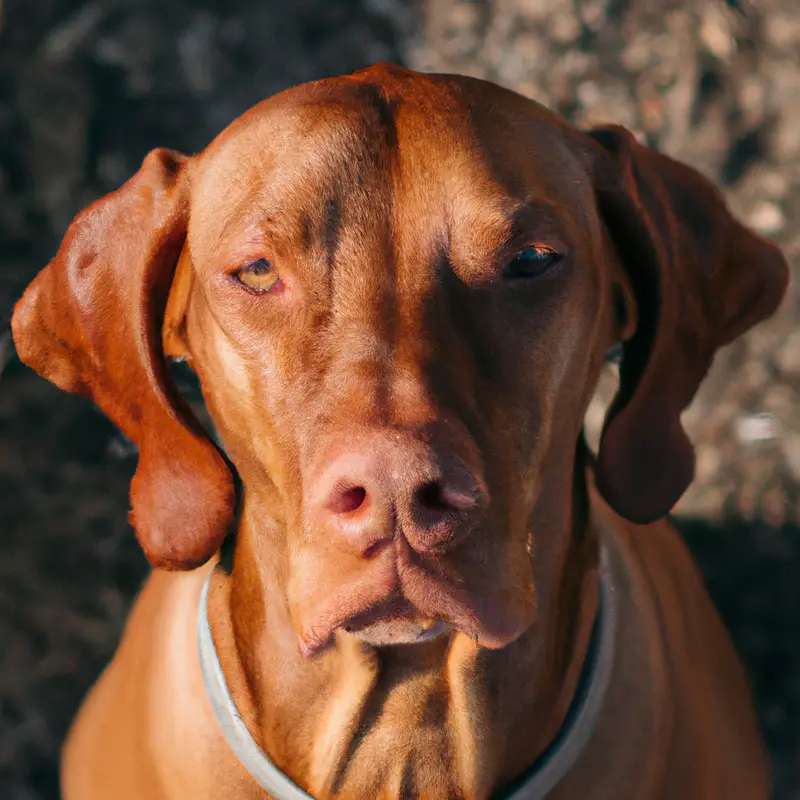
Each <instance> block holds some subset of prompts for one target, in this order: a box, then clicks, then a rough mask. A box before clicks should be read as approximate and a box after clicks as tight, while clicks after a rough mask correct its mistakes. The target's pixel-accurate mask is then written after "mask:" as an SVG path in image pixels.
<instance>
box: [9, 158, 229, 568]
mask: <svg viewBox="0 0 800 800" xmlns="http://www.w3.org/2000/svg"><path fill="white" fill-rule="evenodd" d="M187 164H188V160H187V159H186V158H184V156H181V155H180V154H178V153H174V152H171V151H168V150H154V151H153V152H151V153H150V154H149V155H148V156H147V158H145V160H144V163H143V164H142V167H141V169H140V170H139V172H138V173H137V174H136V175H135V176H134V177H133V178H131V179H130V180H129V181H128V182H127V183H126V184H125V185H124V186H123V187H122V188H120V189H118V190H117V191H116V192H113V193H112V194H110V195H108V196H106V197H104V198H102V199H101V200H98V201H97V202H96V203H94V205H92V206H90V207H89V208H88V209H86V210H85V211H83V212H82V213H80V214H79V215H78V216H77V217H76V218H75V220H74V221H73V222H72V224H71V225H70V228H69V230H68V231H67V235H66V237H65V238H64V241H63V242H62V244H61V247H60V248H59V251H58V253H57V254H56V257H55V258H54V259H53V260H52V261H51V262H50V263H49V264H48V265H47V266H46V267H45V268H44V269H43V270H42V271H41V272H40V273H39V275H38V276H37V277H36V279H35V280H34V281H33V283H32V284H31V285H30V286H29V287H28V289H27V291H26V292H25V294H24V295H23V297H22V299H21V300H20V301H19V302H18V303H17V306H16V308H15V310H14V315H13V318H12V330H13V335H14V342H15V344H16V347H17V351H18V353H19V356H20V358H21V359H22V360H23V361H24V362H25V363H26V364H28V365H29V366H31V367H32V368H33V369H35V370H36V371H37V372H39V373H40V374H41V375H43V376H44V377H45V378H47V379H49V380H50V381H52V382H53V383H55V384H56V385H57V386H59V387H60V388H62V389H65V390H66V391H68V392H76V393H79V394H82V395H85V396H87V397H89V398H91V399H92V400H94V401H95V402H96V403H97V405H98V406H99V407H100V408H101V409H102V410H103V411H104V412H105V413H106V414H107V415H108V416H109V417H110V418H111V420H113V422H115V423H116V424H117V425H118V426H119V428H120V429H121V430H122V431H123V432H124V433H125V435H126V436H128V438H130V439H131V440H132V441H133V442H135V443H136V445H137V446H138V449H139V463H138V467H137V470H136V475H135V476H134V479H133V483H132V485H131V505H132V512H131V522H132V524H133V526H134V528H135V529H136V534H137V537H138V539H139V542H140V544H141V546H142V548H143V549H144V552H145V555H146V556H147V558H148V560H149V561H150V563H151V564H152V565H153V566H157V567H166V568H170V569H188V568H191V567H194V566H198V565H199V564H202V563H203V562H205V561H207V560H208V559H209V558H210V557H211V556H212V555H213V554H214V553H215V552H216V550H217V549H218V548H219V546H220V544H221V542H222V540H223V539H224V538H225V535H226V534H227V533H228V529H229V526H230V523H231V520H232V516H233V497H234V495H233V483H232V479H231V474H230V472H229V470H228V468H227V466H226V462H225V460H224V458H223V457H222V455H221V454H220V452H219V451H218V450H217V449H216V447H215V446H214V445H213V444H212V443H211V441H210V440H209V439H208V438H207V436H206V435H205V433H204V431H203V430H202V428H201V426H200V424H199V423H198V422H197V420H196V419H195V418H194V417H193V416H192V414H191V412H190V410H189V408H188V406H187V404H186V403H185V401H184V400H183V399H182V398H181V397H180V396H179V395H178V392H177V390H176V389H175V386H174V384H173V383H172V381H171V380H170V378H169V375H168V371H167V365H166V362H165V360H164V356H163V352H162V341H161V326H162V320H163V317H164V308H165V304H166V301H167V295H168V293H169V290H170V285H171V282H172V276H173V273H174V270H175V265H176V263H177V260H178V258H179V256H180V253H181V249H182V246H183V242H184V239H185V237H186V227H187V218H188V207H189V203H188V175H187V173H188V170H187Z"/></svg>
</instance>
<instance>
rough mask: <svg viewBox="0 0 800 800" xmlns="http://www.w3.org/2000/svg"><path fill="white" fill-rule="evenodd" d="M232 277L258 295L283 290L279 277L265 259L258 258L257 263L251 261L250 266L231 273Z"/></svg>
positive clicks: (246, 265)
mask: <svg viewBox="0 0 800 800" xmlns="http://www.w3.org/2000/svg"><path fill="white" fill-rule="evenodd" d="M233 277H234V278H235V279H236V281H238V282H239V283H241V284H242V285H243V286H246V287H247V288H248V289H251V290H252V291H254V292H257V293H258V294H263V293H265V292H277V291H280V290H281V289H282V288H283V283H282V282H281V279H280V276H279V275H278V273H277V272H276V271H275V269H274V267H273V266H272V264H270V263H269V261H267V259H266V258H259V259H258V261H253V262H252V263H251V264H245V266H243V267H241V268H240V269H237V270H236V272H234V273H233Z"/></svg>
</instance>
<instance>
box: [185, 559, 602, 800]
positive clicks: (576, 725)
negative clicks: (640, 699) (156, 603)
mask: <svg viewBox="0 0 800 800" xmlns="http://www.w3.org/2000/svg"><path fill="white" fill-rule="evenodd" d="M212 573H213V570H212V571H211V572H209V574H208V577H207V578H206V581H205V583H204V584H203V591H202V593H201V595H200V604H199V606H198V610H197V640H198V645H199V649H200V668H201V670H202V673H203V682H204V683H205V687H206V692H207V694H208V698H209V700H210V701H211V706H212V708H213V709H214V714H215V716H216V718H217V721H218V722H219V725H220V728H222V733H223V734H224V736H225V739H226V740H227V742H228V745H229V746H230V748H231V750H233V752H234V755H235V756H236V757H237V758H238V759H239V762H240V763H241V764H242V766H243V767H244V768H245V769H246V770H247V771H248V772H249V773H250V775H251V777H252V778H253V780H255V782H256V783H257V784H258V785H259V786H260V787H261V788H262V789H264V791H266V792H267V793H268V794H269V795H270V796H271V797H272V798H274V800H314V798H313V797H312V796H311V795H310V794H308V793H307V792H305V791H304V790H303V789H301V788H300V787H299V786H298V785H297V784H296V783H294V781H292V780H291V778H289V777H288V776H287V775H285V774H284V773H283V772H281V771H280V770H279V769H278V768H277V767H276V766H275V765H274V764H273V763H272V761H271V760H270V759H269V756H267V754H266V753H265V752H264V751H263V750H262V749H261V748H260V747H259V746H258V745H257V744H256V742H255V740H254V739H253V737H252V736H251V735H250V731H248V730H247V726H246V725H245V724H244V721H243V720H242V716H241V714H240V713H239V711H238V709H237V708H236V704H235V703H234V702H233V698H232V697H231V694H230V690H229V689H228V684H227V682H226V680H225V675H224V674H223V672H222V666H221V665H220V662H219V656H218V655H217V649H216V647H215V645H214V639H213V637H212V635H211V627H210V625H209V622H208V586H209V583H210V581H211V575H212ZM599 593H600V596H599V603H598V608H597V616H596V617H595V621H594V625H593V627H592V633H591V638H590V640H589V648H588V651H587V655H586V659H585V660H584V663H583V667H582V668H581V675H580V678H579V680H578V687H577V690H576V692H575V696H574V697H573V700H572V703H571V704H570V708H569V711H568V712H567V717H566V719H565V721H564V724H563V725H562V727H561V730H560V731H559V733H558V735H557V736H556V738H555V739H554V740H553V742H552V743H551V744H550V746H549V747H548V748H547V750H546V751H545V752H544V753H543V754H542V755H541V756H540V757H539V758H538V759H537V760H536V762H535V763H534V764H533V765H532V766H531V767H530V768H529V769H528V770H526V772H525V773H524V774H523V775H522V776H521V777H520V778H518V779H517V780H516V781H515V782H514V784H513V785H512V786H511V787H510V788H506V789H505V790H504V791H503V792H502V793H501V794H500V795H498V798H499V797H502V798H505V799H506V800H540V799H541V798H545V797H547V795H548V794H549V793H550V792H551V791H552V790H553V789H554V788H555V787H556V786H557V785H558V784H559V783H560V782H561V780H562V779H563V778H564V776H565V775H566V774H567V773H568V772H569V770H570V769H571V768H572V766H573V765H574V764H575V762H576V761H577V760H578V758H579V756H580V755H581V753H582V752H583V751H584V749H585V747H586V745H587V744H588V743H589V740H590V739H591V736H592V733H593V732H594V728H595V724H596V722H597V718H598V716H599V714H600V710H601V709H602V707H603V700H604V699H605V695H606V691H607V689H608V685H609V682H610V680H611V671H612V667H613V662H614V640H615V636H616V624H617V613H616V598H615V595H614V587H613V585H612V584H611V575H610V570H609V565H608V553H607V551H606V549H605V547H601V552H600V589H599Z"/></svg>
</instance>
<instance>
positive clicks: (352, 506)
mask: <svg viewBox="0 0 800 800" xmlns="http://www.w3.org/2000/svg"><path fill="white" fill-rule="evenodd" d="M366 501H367V490H366V489H365V488H364V487H363V486H349V487H344V488H341V489H339V490H338V491H336V492H334V494H333V497H332V498H331V500H330V502H329V503H328V508H329V509H330V510H331V511H333V513H334V514H351V513H352V512H354V511H358V509H359V508H361V507H362V506H363V505H364V503H366Z"/></svg>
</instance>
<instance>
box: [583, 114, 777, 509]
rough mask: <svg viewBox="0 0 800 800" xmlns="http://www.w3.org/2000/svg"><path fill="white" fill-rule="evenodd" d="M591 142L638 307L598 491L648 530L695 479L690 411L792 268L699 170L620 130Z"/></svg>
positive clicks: (603, 207) (600, 191) (601, 194)
mask: <svg viewBox="0 0 800 800" xmlns="http://www.w3.org/2000/svg"><path fill="white" fill-rule="evenodd" d="M590 136H591V137H592V138H593V139H594V140H595V141H596V142H598V143H599V145H600V147H596V151H595V170H596V171H595V182H596V183H595V185H596V192H597V199H598V205H599V209H600V213H601V215H602V217H603V219H604V221H605V223H606V225H607V227H608V229H609V231H610V233H611V237H612V239H613V240H614V243H615V245H616V247H617V250H618V253H619V256H620V258H621V260H622V263H623V266H624V268H625V270H626V272H627V274H628V277H629V279H630V281H631V285H632V287H633V291H634V295H635V297H636V302H637V305H638V325H637V330H636V333H635V334H634V336H633V337H632V338H631V339H630V340H629V341H628V342H626V343H625V344H624V346H623V353H622V360H621V363H620V388H619V391H618V393H617V396H616V398H615V399H614V402H613V403H612V405H611V407H610V409H609V412H608V415H607V417H606V422H605V427H604V430H603V434H602V437H601V440H600V451H599V453H598V463H597V475H596V480H597V487H598V489H599V490H600V492H601V494H602V495H603V496H604V498H605V499H606V501H607V502H608V503H609V504H610V505H611V506H612V507H613V508H614V509H615V510H616V511H617V513H619V514H620V515H621V516H623V517H625V518H627V519H629V520H631V521H632V522H636V523H647V522H652V521H653V520H656V519H658V518H660V517H663V516H665V515H666V514H667V513H669V511H670V510H671V509H672V507H673V505H675V503H676V502H677V501H678V500H679V499H680V497H681V495H682V494H683V492H684V491H685V490H686V488H687V487H688V485H689V484H690V483H691V481H692V479H693V477H694V449H693V447H692V445H691V443H690V442H689V439H688V437H687V436H686V433H685V432H684V430H683V427H682V426H681V420H680V415H681V412H682V411H683V410H684V409H685V408H686V406H688V405H689V403H690V402H691V400H692V398H693V397H694V395H695V392H696V391H697V388H698V386H699V384H700V382H701V381H702V380H703V378H704V377H705V375H706V373H707V372H708V369H709V368H710V366H711V363H712V361H713V358H714V354H715V352H716V350H717V349H718V348H719V347H721V346H722V345H724V344H727V343H728V342H730V341H732V340H733V339H735V338H736V337H737V336H739V335H740V334H742V333H744V332H745V331H746V330H747V329H748V328H750V327H752V326H753V325H755V324H756V323H758V322H760V321H761V320H763V319H765V318H766V317H768V316H770V315H771V314H772V313H773V312H774V311H775V309H776V308H777V306H778V304H779V303H780V301H781V298H782V296H783V294H784V292H785V290H786V286H787V282H788V276H789V273H788V266H787V264H786V261H785V259H784V258H783V256H782V255H781V252H780V251H779V250H778V248H777V247H776V246H775V245H773V244H770V243H769V242H767V241H766V240H765V239H762V238H761V237H759V236H757V235H756V234H755V233H753V232H752V231H750V230H748V229H747V228H745V227H744V226H743V225H741V224H740V223H739V222H737V221H736V220H735V219H734V218H733V217H732V216H731V214H730V212H729V211H728V209H727V208H726V205H725V202H724V200H723V199H722V196H721V194H720V193H719V191H718V190H717V189H716V188H715V187H714V186H713V185H712V184H711V183H710V182H709V181H708V180H707V179H706V178H704V177H703V176H702V175H700V173H698V172H697V171H695V170H694V169H691V168H690V167H687V166H685V165H684V164H680V163H678V162H677V161H673V160H672V159H670V158H667V157H666V156H663V155H660V154H659V153H657V152H656V151H654V150H651V149H649V148H647V147H644V146H642V145H640V144H639V143H638V142H637V141H636V139H635V138H634V137H633V135H632V134H631V133H630V132H628V131H627V130H625V129H624V128H621V127H618V126H611V127H607V128H601V129H598V130H594V131H590Z"/></svg>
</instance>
